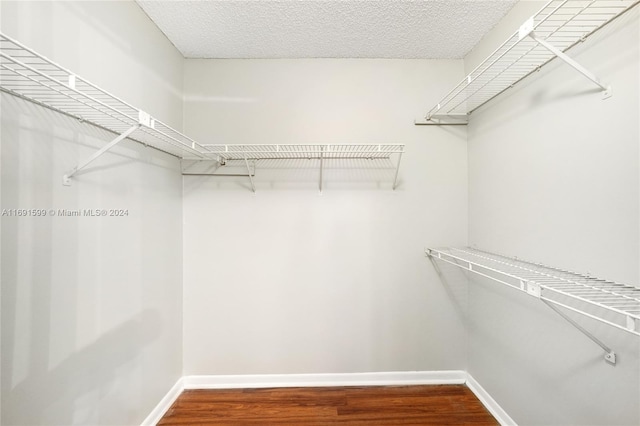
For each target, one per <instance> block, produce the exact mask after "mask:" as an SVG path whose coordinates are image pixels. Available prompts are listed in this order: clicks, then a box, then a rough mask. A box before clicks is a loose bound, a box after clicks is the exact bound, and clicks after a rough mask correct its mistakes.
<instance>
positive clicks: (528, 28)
mask: <svg viewBox="0 0 640 426" xmlns="http://www.w3.org/2000/svg"><path fill="white" fill-rule="evenodd" d="M533 29H534V21H533V17H531V18H529V19H528V20H527V21H526V22H525V23H524V24H522V25H521V26H520V29H519V30H518V38H519V40H522V39H523V38H525V37H530V38H531V39H533V40H534V41H536V42H537V43H538V44H540V45H541V46H542V47H544V48H545V49H547V50H548V51H550V52H551V53H553V54H554V55H555V56H556V57H558V58H560V59H562V60H563V61H564V62H565V63H567V64H568V65H569V66H571V67H572V68H574V69H575V70H576V71H578V72H579V73H580V74H582V75H584V76H585V77H586V78H588V79H589V80H591V81H592V82H593V83H594V84H595V85H596V86H598V87H600V88H601V89H602V99H608V98H610V97H611V95H612V94H613V92H612V90H611V86H610V85H607V84H604V83H602V82H601V81H600V79H599V78H598V77H597V76H596V75H595V74H593V73H592V72H591V71H589V70H587V69H586V68H585V67H583V66H582V65H580V64H579V63H578V62H577V61H575V60H574V59H573V58H571V57H569V56H568V55H567V54H566V53H564V52H563V51H561V50H560V49H558V48H557V47H555V46H554V45H553V44H551V43H549V42H548V41H546V40H544V39H543V38H541V37H538V36H537V35H536V33H535V31H534V30H533Z"/></svg>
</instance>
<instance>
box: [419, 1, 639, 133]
mask: <svg viewBox="0 0 640 426" xmlns="http://www.w3.org/2000/svg"><path fill="white" fill-rule="evenodd" d="M638 3H640V2H639V1H638V0H551V1H549V2H548V3H546V4H545V6H544V7H542V9H540V11H538V12H537V13H536V14H535V15H534V16H533V17H532V20H531V21H530V24H529V25H530V27H529V28H528V31H527V32H526V33H523V28H522V27H521V28H520V30H519V31H516V32H515V33H514V34H513V35H512V36H511V37H510V38H509V39H507V40H506V41H505V42H504V43H503V44H502V45H500V47H498V48H497V49H496V50H495V51H494V52H493V53H492V54H491V55H489V57H487V58H486V59H485V60H484V61H483V62H482V63H481V64H480V65H478V66H477V67H476V68H475V69H474V70H473V71H472V72H471V73H470V74H469V75H468V76H466V77H465V78H464V79H463V80H462V81H461V82H460V83H458V84H457V85H456V86H455V87H454V88H453V89H451V91H449V93H447V94H446V95H445V96H444V97H443V98H442V99H441V100H440V101H439V102H438V103H437V104H436V105H435V106H433V107H432V108H431V109H430V110H429V111H428V112H427V114H426V116H425V118H426V120H427V122H428V121H430V120H433V119H434V117H447V116H457V117H460V116H463V117H464V116H467V115H468V114H471V113H472V112H473V111H475V110H476V109H477V108H479V107H480V106H481V105H483V104H485V103H486V102H488V101H489V100H491V99H493V98H494V97H496V96H497V95H499V94H500V93H502V92H503V91H505V90H506V89H508V88H510V87H512V86H513V85H514V84H516V83H517V82H519V81H520V80H522V79H523V78H525V77H527V76H528V75H529V74H531V73H532V72H534V71H536V70H539V69H540V67H542V66H543V65H545V64H547V63H548V62H549V61H551V60H552V59H554V58H555V57H556V56H558V55H557V54H556V53H553V52H552V51H551V50H549V47H545V45H544V44H550V45H552V46H555V48H556V49H557V50H558V51H560V52H565V51H566V50H568V49H569V48H571V47H572V46H574V45H575V44H577V43H579V42H581V41H584V39H585V38H586V37H588V36H589V35H591V34H593V33H594V32H595V31H597V30H598V29H600V28H602V27H603V26H604V25H606V24H607V23H609V22H611V21H612V20H613V19H614V18H616V17H617V16H620V15H621V14H622V13H624V12H626V11H628V10H629V9H631V8H632V7H634V6H635V5H637V4H638ZM523 27H524V25H523ZM533 33H535V38H534V37H527V35H530V34H533ZM540 40H542V42H540ZM543 43H544V44H543ZM574 66H575V65H574ZM581 72H582V71H581ZM583 74H584V73H583ZM589 78H590V77H589ZM596 84H599V83H597V82H596Z"/></svg>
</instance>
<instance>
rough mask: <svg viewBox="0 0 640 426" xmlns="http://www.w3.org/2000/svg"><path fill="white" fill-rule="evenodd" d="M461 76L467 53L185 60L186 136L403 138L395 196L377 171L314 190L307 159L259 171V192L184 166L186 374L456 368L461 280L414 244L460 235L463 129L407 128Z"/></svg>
mask: <svg viewBox="0 0 640 426" xmlns="http://www.w3.org/2000/svg"><path fill="white" fill-rule="evenodd" d="M462 73H463V64H462V61H422V60H416V61H395V60H318V59H315V60H187V62H186V65H185V131H186V133H188V134H190V135H192V136H193V137H195V138H196V139H199V140H203V141H207V142H209V143H312V142H315V143H389V142H391V143H406V144H407V147H406V154H405V155H404V157H403V159H402V166H401V169H400V185H399V187H398V188H397V190H396V191H395V192H394V191H392V190H391V189H390V186H391V185H390V180H389V179H388V177H389V176H388V175H385V174H383V173H380V174H379V173H378V172H375V173H374V172H366V173H363V172H361V171H360V172H358V171H357V170H347V171H344V170H343V171H342V173H338V171H337V170H332V171H328V172H327V175H326V182H325V190H324V192H323V193H322V195H320V194H319V192H318V189H317V185H318V182H317V177H318V171H317V168H315V166H316V165H314V164H311V163H313V162H306V163H305V162H304V161H303V162H297V163H296V164H295V166H296V167H297V168H296V169H294V170H285V171H278V172H277V173H276V172H273V171H271V172H270V171H269V170H264V169H260V168H258V171H257V175H256V181H257V182H256V186H257V194H256V195H253V194H252V193H251V191H250V189H249V182H248V179H247V178H246V177H245V178H241V179H238V178H220V177H185V179H184V212H183V214H184V315H185V316H184V372H185V374H187V375H191V374H252V373H348V372H373V371H406V370H447V369H465V368H466V343H465V325H464V320H463V318H464V317H463V316H462V315H461V314H460V312H459V310H460V309H463V307H464V304H465V303H466V302H465V295H466V292H465V291H464V288H465V287H462V288H459V287H457V286H456V283H452V287H447V286H443V285H442V283H441V282H440V280H439V279H438V277H437V275H436V274H435V272H434V271H433V269H432V268H431V266H430V264H429V262H428V260H427V259H426V258H425V256H424V251H423V249H424V247H425V246H426V245H429V244H434V245H443V244H465V243H466V235H467V225H466V224H467V176H466V170H467V162H466V143H465V140H466V134H465V130H464V129H463V128H434V127H416V126H414V125H413V119H414V118H417V117H419V116H421V115H423V114H424V112H425V111H426V109H427V106H428V105H429V104H431V103H433V102H435V101H436V99H437V97H438V96H440V95H441V94H442V93H441V92H442V90H445V89H446V87H448V86H450V85H451V84H453V83H454V82H455V81H457V80H459V79H461V78H462V76H463V74H462ZM305 161H306V160H305ZM310 164H311V165H310ZM328 167H329V166H328ZM363 176H364V178H363ZM381 176H385V178H384V180H381ZM461 285H464V283H462V284H461ZM452 288H453V289H452ZM448 291H452V292H455V293H456V297H457V298H454V299H453V300H452V298H451V297H450V295H449V294H448ZM456 303H458V304H459V305H460V306H458V305H457V304H456Z"/></svg>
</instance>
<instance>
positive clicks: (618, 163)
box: [452, 10, 640, 425]
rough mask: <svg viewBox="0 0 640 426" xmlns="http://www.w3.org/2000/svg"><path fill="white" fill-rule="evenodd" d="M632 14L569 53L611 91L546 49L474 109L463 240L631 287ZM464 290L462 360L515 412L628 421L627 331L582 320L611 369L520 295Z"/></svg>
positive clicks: (528, 417) (592, 348)
mask: <svg viewBox="0 0 640 426" xmlns="http://www.w3.org/2000/svg"><path fill="white" fill-rule="evenodd" d="M638 15H639V13H638V10H634V11H633V12H632V13H631V14H630V15H627V16H625V17H623V18H621V19H620V20H618V21H617V22H614V23H612V24H611V25H610V26H608V27H606V28H605V29H603V30H601V31H600V32H599V33H598V34H596V35H594V36H593V37H592V38H590V39H588V40H587V41H586V42H585V43H583V44H581V45H579V46H578V47H576V48H574V49H573V50H571V52H570V55H571V56H572V57H574V58H576V59H577V60H578V61H579V62H581V63H582V64H583V65H585V66H586V67H587V68H588V69H590V70H591V71H593V72H594V73H596V74H597V75H599V76H600V77H601V78H602V79H603V80H604V81H607V82H610V83H611V84H612V85H613V90H614V96H613V97H612V98H610V99H608V100H606V101H602V100H601V99H600V94H599V93H598V90H595V88H594V86H592V84H591V83H590V82H589V81H588V80H586V79H585V78H584V77H582V76H581V75H579V74H578V73H577V72H575V71H574V70H573V69H571V68H569V67H568V66H566V65H564V64H562V63H560V62H559V61H555V62H554V63H552V64H550V65H548V66H546V67H544V68H543V69H542V71H540V72H539V73H536V74H535V75H533V76H531V77H530V78H528V79H527V80H525V81H523V82H521V83H519V84H518V85H516V86H515V87H514V88H513V89H511V90H510V91H508V92H506V93H504V94H503V95H501V96H500V97H498V98H497V99H495V100H493V101H492V102H490V103H489V104H487V105H486V106H485V107H483V108H481V109H480V110H478V111H477V112H476V113H474V114H473V115H472V117H471V123H470V124H469V126H468V132H469V133H468V143H469V243H470V244H472V245H476V246H478V247H479V248H484V249H487V250H490V251H496V252H499V253H505V254H508V255H514V256H519V257H521V258H523V259H528V260H531V261H538V262H543V263H546V264H549V265H553V266H558V267H562V268H566V269H570V270H575V271H581V272H591V273H592V274H593V275H595V276H599V277H602V278H607V279H612V280H617V281H620V282H624V283H628V284H632V285H636V286H637V285H638V283H639V279H640V269H639V259H640V248H639V243H640V238H639V232H640V224H639V221H640V206H639V203H640V201H639V200H640V197H639V192H640V178H639V169H640V163H639V154H640V153H639V147H638V141H639V140H640V133H639V128H638V116H639V115H640V109H639V99H640V81H639V80H640V79H639V76H640V67H639V59H638V58H639V53H640V51H639V46H640V43H639V40H640V38H639V26H640V23H639V18H638ZM507 24H511V25H512V30H510V31H509V32H512V31H513V29H515V28H517V27H518V26H519V24H520V22H519V21H518V22H516V21H512V22H506V23H503V24H502V25H503V26H502V28H506V26H508V25H507ZM490 38H491V37H490V36H489V37H488V38H487V39H490ZM478 49H486V46H479V47H478ZM471 61H474V58H473V55H472V57H471ZM452 274H453V275H452V276H456V275H455V274H454V273H453V272H452ZM469 300H470V302H469V311H470V318H469V323H470V324H471V326H470V327H469V372H470V373H471V374H472V375H473V376H474V377H475V378H476V379H477V380H478V381H479V382H480V383H481V384H482V386H483V387H484V388H485V389H487V391H488V392H489V393H490V394H491V395H492V396H493V397H494V398H495V399H496V400H497V401H498V403H500V404H501V405H502V407H503V408H504V409H506V411H507V412H508V413H509V414H510V415H511V416H512V417H513V418H514V419H515V420H516V421H517V422H518V423H519V424H523V425H525V424H545V425H566V424H599V425H614V424H623V425H631V424H639V423H640V412H639V405H638V401H640V340H639V339H638V338H637V337H635V336H633V335H630V334H627V333H625V332H622V331H616V330H613V329H612V328H611V327H607V326H605V325H600V324H598V323H595V322H594V321H592V320H584V319H580V322H581V323H582V324H583V325H584V326H585V327H586V328H587V329H589V330H591V331H592V332H593V333H594V334H595V335H596V336H597V337H598V338H600V339H601V340H602V341H604V342H605V343H607V344H608V345H610V346H611V347H612V349H614V350H615V351H616V352H617V354H618V364H617V365H616V366H615V367H612V366H610V365H608V364H606V363H605V362H604V361H603V359H602V357H603V352H602V351H601V349H600V348H599V347H598V346H596V345H595V344H594V343H592V342H591V341H590V340H588V339H587V338H586V337H584V336H583V335H582V334H580V333H579V332H578V331H576V330H575V329H574V328H572V327H571V326H570V325H569V324H567V323H566V322H564V321H563V320H562V319H560V318H559V317H558V316H557V315H556V314H555V313H553V312H552V311H551V310H550V309H548V308H546V307H545V306H544V305H543V304H541V303H539V302H537V301H536V300H533V299H531V298H529V297H528V296H526V295H523V294H521V293H519V292H515V291H512V290H510V289H507V288H503V287H502V286H500V285H497V284H495V283H491V282H485V281H481V280H476V279H473V280H472V281H471V283H470V291H469Z"/></svg>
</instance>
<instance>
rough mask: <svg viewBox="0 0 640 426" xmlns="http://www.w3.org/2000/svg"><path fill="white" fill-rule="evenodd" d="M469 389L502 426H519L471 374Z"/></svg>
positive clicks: (468, 379) (468, 381)
mask: <svg viewBox="0 0 640 426" xmlns="http://www.w3.org/2000/svg"><path fill="white" fill-rule="evenodd" d="M466 384H467V387H468V388H469V389H470V390H471V392H473V393H474V394H475V396H476V397H477V398H478V399H479V400H480V402H482V404H483V405H484V406H485V407H486V408H487V410H489V412H490V413H491V414H492V415H493V417H495V418H496V420H497V421H498V423H500V424H501V425H502V426H517V424H516V422H515V421H514V420H513V419H512V418H511V417H510V416H509V414H507V412H506V411H504V409H503V408H502V407H501V406H500V405H499V404H498V403H497V402H496V400H495V399H493V398H492V397H491V395H489V393H488V392H487V391H486V390H485V389H484V388H483V387H482V386H480V383H478V382H477V381H476V380H475V379H474V378H473V377H472V376H471V375H470V374H467V383H466Z"/></svg>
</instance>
